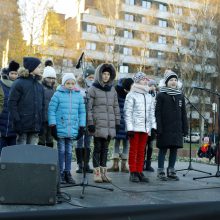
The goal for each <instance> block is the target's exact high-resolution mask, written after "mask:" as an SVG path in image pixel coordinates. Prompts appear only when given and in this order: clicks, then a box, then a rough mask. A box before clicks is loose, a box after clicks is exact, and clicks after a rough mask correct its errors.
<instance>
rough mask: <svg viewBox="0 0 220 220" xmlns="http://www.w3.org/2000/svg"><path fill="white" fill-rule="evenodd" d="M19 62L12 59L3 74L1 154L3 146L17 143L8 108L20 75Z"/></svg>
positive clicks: (1, 81)
mask: <svg viewBox="0 0 220 220" xmlns="http://www.w3.org/2000/svg"><path fill="white" fill-rule="evenodd" d="M18 68H19V63H17V62H16V61H14V60H12V61H11V62H10V63H9V66H8V68H7V69H6V71H5V72H3V73H2V74H1V80H0V86H1V88H2V90H3V96H4V105H3V110H2V112H1V113H0V134H1V135H0V154H1V150H2V148H3V147H6V146H11V145H15V144H16V138H17V136H16V133H15V131H14V129H13V120H12V116H11V115H10V113H9V110H8V97H9V93H10V90H11V86H12V84H13V82H14V81H15V80H16V79H17V77H18V72H17V71H18Z"/></svg>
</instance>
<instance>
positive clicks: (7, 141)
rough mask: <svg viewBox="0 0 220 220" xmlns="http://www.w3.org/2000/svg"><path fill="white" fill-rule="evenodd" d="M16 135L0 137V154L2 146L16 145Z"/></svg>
mask: <svg viewBox="0 0 220 220" xmlns="http://www.w3.org/2000/svg"><path fill="white" fill-rule="evenodd" d="M16 138H17V137H16V136H12V137H0V155H1V152H2V148H3V147H7V146H11V145H16Z"/></svg>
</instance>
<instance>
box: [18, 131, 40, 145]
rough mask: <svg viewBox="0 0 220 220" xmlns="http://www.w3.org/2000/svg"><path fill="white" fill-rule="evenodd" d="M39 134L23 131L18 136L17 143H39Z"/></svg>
mask: <svg viewBox="0 0 220 220" xmlns="http://www.w3.org/2000/svg"><path fill="white" fill-rule="evenodd" d="M38 140H39V136H38V134H37V133H23V134H21V135H18V137H17V145H20V144H33V145H37V144H38Z"/></svg>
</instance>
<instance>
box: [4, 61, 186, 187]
mask: <svg viewBox="0 0 220 220" xmlns="http://www.w3.org/2000/svg"><path fill="white" fill-rule="evenodd" d="M42 67H43V64H42V63H41V60H40V59H38V58H36V57H24V58H23V65H22V66H20V65H19V63H17V62H16V61H11V62H10V63H9V65H8V67H6V68H3V69H2V70H1V79H0V153H1V151H2V149H3V148H4V147H7V146H12V145H24V144H32V145H44V146H45V147H55V146H54V143H55V142H57V152H58V160H59V161H58V162H59V163H58V164H59V172H60V182H61V184H63V183H71V184H74V183H75V180H74V179H73V176H72V174H73V171H72V169H71V161H72V153H73V146H74V141H76V142H77V144H76V147H75V154H76V159H77V169H76V173H82V172H83V169H84V170H85V171H86V172H87V173H93V179H94V182H97V183H102V182H111V181H112V179H111V178H110V176H109V174H108V172H119V171H121V172H124V173H130V176H129V180H130V181H131V182H149V178H148V177H147V176H146V174H144V172H143V171H144V170H145V171H149V172H154V169H153V167H152V166H151V160H152V152H153V145H154V144H155V146H156V147H157V148H159V151H158V169H157V177H158V179H159V180H161V181H167V180H179V177H178V176H177V175H176V171H175V162H176V158H177V150H178V149H179V148H182V147H183V136H185V135H187V132H188V126H187V116H186V109H185V101H184V96H183V94H182V92H181V90H180V83H179V80H178V76H177V74H176V73H175V72H173V71H172V70H166V71H165V73H164V77H163V79H162V80H161V81H160V83H159V85H158V84H157V82H156V81H155V80H154V79H149V78H147V75H146V74H145V73H143V72H137V73H135V74H134V76H133V78H121V79H119V80H118V82H117V85H116V86H115V85H114V84H115V80H116V69H115V67H114V66H113V64H111V63H102V64H100V65H99V66H98V67H97V68H96V69H95V68H94V67H92V66H87V67H86V68H84V69H83V73H82V74H81V75H79V76H77V78H76V76H75V74H74V73H73V72H72V73H63V74H62V80H61V82H60V83H58V82H57V74H56V71H55V69H54V67H53V62H52V61H51V60H47V61H46V62H45V63H44V67H43V68H42ZM42 69H43V70H42ZM92 140H93V143H94V148H93V149H92V148H91V141H92ZM111 140H113V155H112V159H113V164H112V167H110V168H107V158H108V152H109V145H110V141H111ZM168 150H169V161H168V167H167V171H166V170H165V169H164V161H165V156H166V154H167V151H168ZM90 157H92V164H93V169H92V168H91V165H90V164H89V161H90ZM120 162H121V166H119V164H120ZM127 162H128V167H127Z"/></svg>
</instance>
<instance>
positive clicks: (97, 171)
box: [93, 167, 103, 183]
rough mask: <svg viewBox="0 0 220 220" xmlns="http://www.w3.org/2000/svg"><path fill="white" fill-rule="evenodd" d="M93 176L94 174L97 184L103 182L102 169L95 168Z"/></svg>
mask: <svg viewBox="0 0 220 220" xmlns="http://www.w3.org/2000/svg"><path fill="white" fill-rule="evenodd" d="M93 174H94V176H93V179H94V182H95V183H102V182H103V180H102V177H101V171H100V167H94V170H93Z"/></svg>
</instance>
